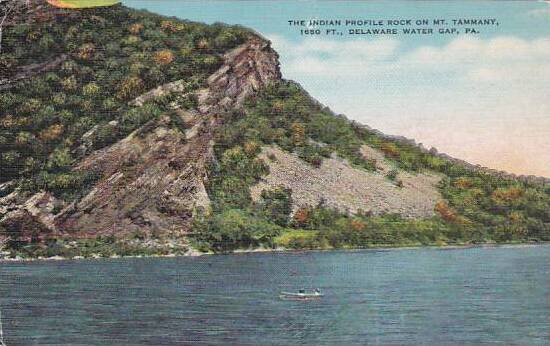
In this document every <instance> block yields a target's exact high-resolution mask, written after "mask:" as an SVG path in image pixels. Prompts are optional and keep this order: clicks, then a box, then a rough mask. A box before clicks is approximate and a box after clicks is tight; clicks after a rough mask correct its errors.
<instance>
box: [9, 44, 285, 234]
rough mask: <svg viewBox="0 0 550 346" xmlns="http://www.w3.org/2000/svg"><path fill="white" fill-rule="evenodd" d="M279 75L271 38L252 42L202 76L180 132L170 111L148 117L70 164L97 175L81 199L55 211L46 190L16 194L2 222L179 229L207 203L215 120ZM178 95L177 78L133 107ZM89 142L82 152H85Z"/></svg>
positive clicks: (59, 228)
mask: <svg viewBox="0 0 550 346" xmlns="http://www.w3.org/2000/svg"><path fill="white" fill-rule="evenodd" d="M280 78H281V73H280V71H279V65H278V56H277V54H276V53H275V51H274V50H272V49H271V47H270V46H269V42H267V41H264V40H262V39H260V38H253V39H251V40H250V41H249V42H247V43H245V44H243V45H241V46H239V47H237V48H236V49H234V50H232V51H230V52H229V53H227V54H226V55H225V56H224V63H223V65H222V66H221V67H220V69H219V70H218V71H217V72H215V73H214V74H213V75H212V76H211V77H210V78H209V79H208V81H207V83H208V88H205V89H203V90H200V91H198V92H197V97H198V100H199V107H198V109H196V110H181V109H177V110H175V112H176V114H177V116H179V117H180V118H181V120H182V122H183V123H184V124H185V127H186V129H187V130H186V131H185V133H183V132H182V131H181V130H180V129H179V128H178V127H177V126H176V125H175V124H174V123H173V120H172V118H171V117H169V116H163V117H161V118H160V119H156V120H153V121H150V122H149V123H147V124H146V125H144V126H143V127H141V128H140V129H138V130H136V131H134V132H133V133H132V134H130V135H129V136H128V137H126V138H124V139H122V140H121V141H119V142H117V143H115V144H113V145H111V146H109V147H107V148H104V149H101V150H98V151H95V152H93V153H91V154H90V155H88V156H87V157H85V158H84V159H83V160H82V161H81V162H80V163H79V164H78V165H77V166H76V167H75V170H77V171H86V172H94V173H95V174H97V175H98V176H99V180H98V181H97V182H96V183H95V185H94V186H93V188H92V189H91V191H90V192H89V193H88V194H87V195H86V196H84V197H83V198H82V199H80V200H78V201H75V202H73V203H72V204H70V205H68V206H64V208H63V209H62V210H61V211H59V210H58V209H60V208H54V207H53V205H54V204H55V199H54V197H53V196H51V195H49V194H47V193H45V192H41V193H39V194H37V195H34V196H31V197H30V198H29V199H24V198H23V196H20V195H18V192H14V193H13V194H11V195H9V196H6V197H4V198H2V199H1V200H0V217H1V219H0V225H2V226H4V227H6V228H9V229H10V230H13V231H14V232H22V233H23V234H27V233H28V232H27V231H30V230H35V231H36V232H35V233H38V234H55V235H56V236H64V235H69V236H71V237H78V238H86V237H95V236H97V235H116V236H124V235H125V234H128V233H132V232H136V231H140V232H141V233H146V234H149V235H152V234H154V235H159V234H165V235H166V234H168V235H170V234H175V235H181V234H185V233H186V232H187V231H188V230H189V227H190V225H191V221H192V217H193V214H194V213H195V211H196V210H198V209H208V208H209V203H210V201H209V198H208V194H207V192H206V188H205V181H206V180H207V179H208V176H207V167H208V164H209V163H210V161H211V160H213V150H212V148H213V141H212V136H213V135H212V134H213V131H214V130H215V128H216V126H218V124H219V119H220V118H221V116H222V115H223V113H224V112H226V111H228V110H231V109H232V108H235V107H240V106H241V105H242V101H243V100H244V99H245V98H246V97H248V96H249V95H251V94H252V93H253V92H256V91H258V90H259V89H260V88H262V87H264V86H265V85H267V84H268V83H270V82H272V81H275V80H277V79H280ZM182 92H183V88H181V82H179V81H176V82H173V83H169V84H167V85H164V86H161V87H159V88H156V89H154V90H152V91H150V92H148V93H146V94H144V95H142V96H140V97H138V98H137V99H136V100H135V101H134V102H133V103H132V104H133V105H135V106H141V105H143V103H144V102H146V101H147V100H149V99H152V98H155V97H159V96H163V95H166V94H168V93H182ZM84 142H85V140H84ZM84 144H85V143H83V145H84ZM88 147H90V146H89V145H88V146H87V147H86V148H80V149H82V150H81V151H83V152H87V148H88ZM55 205H56V206H57V204H55ZM29 234H30V233H29ZM25 237H27V236H26V235H25ZM28 237H30V236H28Z"/></svg>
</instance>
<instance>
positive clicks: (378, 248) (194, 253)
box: [0, 241, 550, 263]
mask: <svg viewBox="0 0 550 346" xmlns="http://www.w3.org/2000/svg"><path fill="white" fill-rule="evenodd" d="M549 244H550V242H549V241H542V242H512V243H483V244H463V245H460V244H459V245H419V246H414V245H403V246H399V245H388V246H384V245H379V246H373V247H365V248H327V249H284V248H275V249H270V248H255V249H237V250H234V251H232V252H227V253H214V252H200V251H197V250H194V251H189V252H188V253H187V254H183V255H179V254H168V255H143V256H141V255H133V256H120V255H114V256H110V257H101V256H91V257H83V256H75V257H61V256H54V257H37V258H21V257H19V258H0V263H13V262H15V263H17V262H42V261H44V262H50V261H80V260H109V259H126V258H179V257H182V258H184V257H202V256H211V255H216V256H220V255H221V256H224V255H243V254H254V253H280V254H283V253H304V252H333V251H341V252H361V251H397V250H416V249H432V250H459V249H471V248H506V247H510V248H519V247H536V246H545V245H549Z"/></svg>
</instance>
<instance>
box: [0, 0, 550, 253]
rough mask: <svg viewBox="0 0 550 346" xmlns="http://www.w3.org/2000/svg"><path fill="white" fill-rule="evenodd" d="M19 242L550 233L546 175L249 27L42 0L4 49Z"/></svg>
mask: <svg viewBox="0 0 550 346" xmlns="http://www.w3.org/2000/svg"><path fill="white" fill-rule="evenodd" d="M0 73H1V75H0V89H1V90H2V93H1V94H0V151H1V156H0V172H1V175H0V183H1V185H0V243H1V244H2V245H3V248H4V250H3V251H4V252H3V254H4V256H5V257H14V256H23V257H51V256H64V257H75V256H86V257H88V256H113V255H159V254H162V255H168V254H190V253H195V252H196V251H197V250H199V251H205V252H206V251H208V252H211V251H213V252H226V251H232V250H236V249H253V248H258V247H264V248H341V247H372V246H403V245H446V244H474V243H493V242H499V243H500V242H502V243H506V242H528V241H535V242H536V241H547V240H549V239H550V186H549V185H548V181H547V180H546V179H543V178H536V177H516V176H513V175H508V174H505V173H503V172H496V171H491V170H489V169H485V168H482V167H478V166H473V165H469V164H467V163H466V162H463V161H460V160H456V159H453V158H450V157H448V156H446V155H443V154H438V153H437V151H435V150H429V151H428V150H426V149H424V148H423V147H422V146H418V145H416V144H415V143H414V141H410V140H407V139H405V138H400V137H391V136H386V135H384V134H382V133H380V132H378V131H376V130H373V129H370V128H369V127H367V126H363V125H360V124H357V123H355V122H353V121H350V120H348V119H346V118H345V117H344V116H342V115H337V114H334V113H333V112H332V111H331V110H329V109H328V108H326V107H324V106H323V105H321V104H320V103H319V102H317V101H316V100H314V99H313V98H312V97H310V95H308V94H307V92H306V91H305V90H303V89H302V88H301V87H300V85H298V84H297V83H295V82H292V81H288V80H285V79H283V78H282V76H281V73H280V70H279V61H278V55H277V53H276V52H275V51H274V50H273V49H272V48H271V46H270V42H269V41H267V40H266V39H264V38H262V37H261V36H260V35H258V34H256V33H254V32H253V31H251V30H249V29H246V28H242V27H238V26H227V25H222V24H215V25H204V24H200V23H194V22H189V21H185V20H178V19H175V18H166V17H162V16H158V15H155V14H152V13H148V12H145V11H137V10H133V9H129V8H126V7H124V6H122V5H114V6H111V7H98V8H90V9H79V10H71V9H63V8H56V7H53V6H51V5H49V4H47V3H45V2H43V1H39V0H36V1H33V2H32V4H31V8H30V9H26V10H24V11H23V12H20V13H19V14H17V16H16V17H14V18H12V19H11V20H10V21H9V22H8V26H7V27H6V30H5V34H4V42H3V50H2V53H1V56H0Z"/></svg>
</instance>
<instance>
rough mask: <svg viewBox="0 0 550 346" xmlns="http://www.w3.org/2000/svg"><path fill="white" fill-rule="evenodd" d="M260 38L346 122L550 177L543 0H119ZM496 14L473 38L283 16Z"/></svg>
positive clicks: (548, 23)
mask: <svg viewBox="0 0 550 346" xmlns="http://www.w3.org/2000/svg"><path fill="white" fill-rule="evenodd" d="M124 3H125V4H126V5H128V6H132V7H136V8H147V9H149V10H150V11H152V12H156V13H161V14H165V15H170V16H178V17H180V18H186V19H191V20H196V21H201V22H206V23H213V22H225V23H230V24H242V25H244V26H248V27H251V28H253V29H255V30H256V31H258V32H259V33H261V34H263V35H264V36H266V37H268V38H269V39H270V40H272V42H273V46H274V48H275V49H276V50H277V51H278V52H279V54H280V56H281V58H280V60H281V69H282V72H283V76H284V77H285V78H287V79H292V80H295V81H297V82H299V83H300V84H302V85H303V86H304V87H305V88H306V90H308V91H309V92H310V94H311V95H312V96H314V97H315V98H317V99H318V100H319V101H321V102H322V103H324V104H326V105H327V106H329V107H330V108H331V109H332V110H334V111H335V112H337V113H342V114H345V115H346V116H347V117H348V118H351V119H354V120H357V121H359V122H361V123H364V124H366V125H369V126H371V127H373V128H376V129H379V130H381V131H383V132H385V133H388V134H393V135H403V136H406V137H409V138H413V139H415V140H416V141H417V142H420V143H423V144H424V145H425V146H426V147H431V146H434V147H436V148H437V149H438V150H439V151H440V152H445V153H448V154H450V155H452V156H455V157H457V158H461V159H465V160H467V161H470V162H472V163H479V164H482V165H484V166H488V167H491V168H496V169H503V170H507V171H510V172H513V173H518V174H535V175H543V176H547V177H550V4H549V3H547V2H520V1H514V2H512V1H509V2H493V1H490V2H480V1H475V2H474V1H471V2H463V1H460V2H458V1H457V2H398V1H391V2H368V3H367V2H359V1H277V2H270V1H231V0H225V1H186V0H151V1H147V0H124ZM347 18H349V19H383V20H386V19H398V18H399V19H401V18H404V19H409V18H410V19H417V18H427V19H428V18H429V19H432V18H444V19H447V20H451V19H461V18H465V19H471V18H474V19H478V18H481V19H484V18H495V19H497V20H498V22H499V25H498V26H491V27H481V28H479V30H480V31H481V33H480V34H478V35H465V34H459V35H454V34H453V35H428V36H426V35H425V36H415V37H413V36H407V35H395V36H386V37H379V36H371V35H362V36H350V35H343V36H336V37H335V36H320V37H314V38H311V37H305V36H301V35H299V29H297V28H295V27H290V26H289V24H288V20H290V19H297V20H299V19H305V20H309V19H347Z"/></svg>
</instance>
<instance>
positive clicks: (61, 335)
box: [0, 245, 550, 346]
mask: <svg viewBox="0 0 550 346" xmlns="http://www.w3.org/2000/svg"><path fill="white" fill-rule="evenodd" d="M549 274H550V246H548V245H541V246H512V247H476V248H460V249H433V248H421V249H398V250H364V251H329V252H302V253H251V254H235V255H220V256H201V257H194V258H129V259H103V260H74V261H71V260H66V261H35V262H3V263H0V306H1V308H2V316H3V322H4V333H5V339H6V343H7V345H8V346H13V345H25V346H27V345H133V346H137V345H159V346H160V345H201V344H203V345H335V344H340V345H367V344H372V345H396V344H399V345H418V344H429V345H465V344H466V345H467V344H476V345H477V344H489V343H503V344H507V345H510V344H518V345H534V344H548V343H550V299H549V298H548V297H550V275H549ZM302 287H306V288H310V287H311V288H320V289H321V291H322V292H323V293H324V294H325V296H324V298H323V299H321V300H318V301H286V300H281V299H280V298H279V292H280V291H283V290H297V289H299V288H302Z"/></svg>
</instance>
